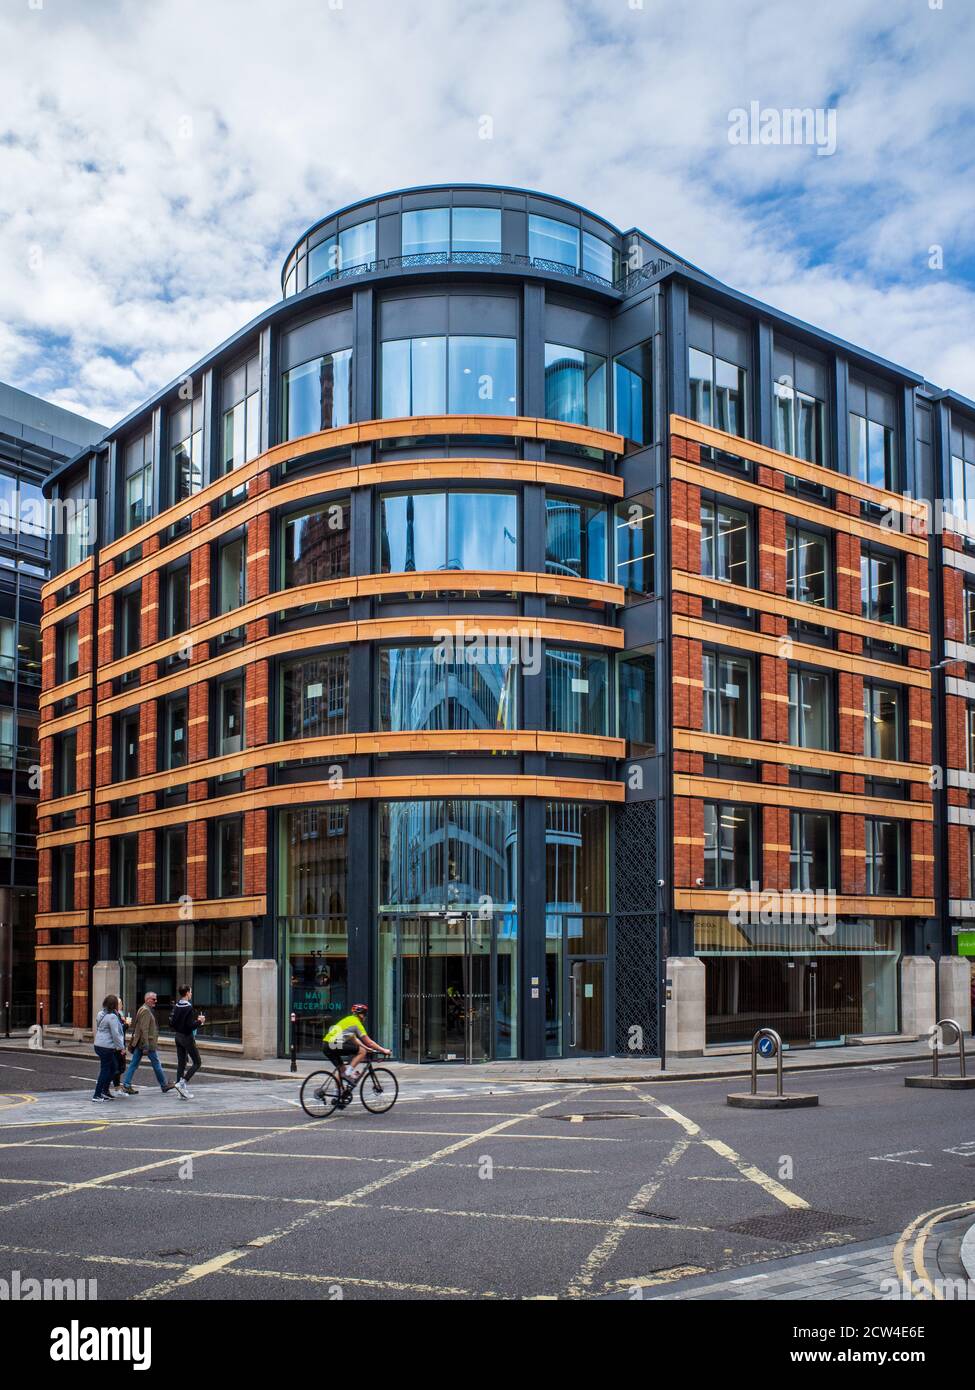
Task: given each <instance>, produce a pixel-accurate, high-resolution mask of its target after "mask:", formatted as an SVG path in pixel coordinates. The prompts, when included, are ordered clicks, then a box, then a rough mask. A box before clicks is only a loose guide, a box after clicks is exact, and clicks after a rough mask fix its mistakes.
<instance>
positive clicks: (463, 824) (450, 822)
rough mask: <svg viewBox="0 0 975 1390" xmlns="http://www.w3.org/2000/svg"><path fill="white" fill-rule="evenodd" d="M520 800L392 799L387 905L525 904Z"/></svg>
mask: <svg viewBox="0 0 975 1390" xmlns="http://www.w3.org/2000/svg"><path fill="white" fill-rule="evenodd" d="M517 863H518V808H517V803H516V802H514V801H476V800H471V801H467V800H463V801H462V800H451V801H387V802H383V803H382V804H381V806H380V812H379V899H380V903H379V910H380V911H381V912H389V911H396V910H398V909H402V908H414V909H418V910H435V909H438V908H444V907H450V908H458V909H468V910H477V909H478V908H479V907H481V906H482V904H483V903H484V902H485V901H490V903H491V907H492V910H493V911H494V912H510V911H513V910H514V908H515V906H516V903H517V895H518V890H517Z"/></svg>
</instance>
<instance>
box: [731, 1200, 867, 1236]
mask: <svg viewBox="0 0 975 1390" xmlns="http://www.w3.org/2000/svg"><path fill="white" fill-rule="evenodd" d="M869 1225H870V1222H869V1221H866V1220H864V1218H863V1217H861V1216H841V1215H840V1214H839V1213H838V1212H835V1211H816V1210H815V1209H814V1208H812V1207H809V1208H806V1209H805V1210H799V1211H788V1212H783V1213H782V1214H781V1215H779V1214H778V1213H775V1214H773V1215H771V1216H769V1215H762V1216H750V1217H748V1219H747V1220H746V1221H736V1222H735V1223H734V1225H732V1226H723V1227H721V1229H722V1230H725V1231H733V1232H734V1234H735V1235H739V1236H755V1237H756V1238H757V1239H758V1240H781V1241H785V1242H788V1241H793V1240H801V1239H802V1238H803V1237H804V1236H818V1235H825V1234H826V1233H827V1232H829V1233H840V1232H842V1231H846V1230H849V1229H850V1227H852V1226H869Z"/></svg>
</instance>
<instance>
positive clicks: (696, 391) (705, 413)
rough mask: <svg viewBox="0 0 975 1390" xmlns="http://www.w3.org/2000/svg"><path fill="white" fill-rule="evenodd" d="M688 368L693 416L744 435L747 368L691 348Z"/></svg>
mask: <svg viewBox="0 0 975 1390" xmlns="http://www.w3.org/2000/svg"><path fill="white" fill-rule="evenodd" d="M689 371H690V406H691V418H692V419H693V420H697V421H699V422H700V423H701V424H702V425H713V426H714V428H715V429H719V430H724V432H725V433H726V434H737V435H740V436H741V437H742V438H744V437H745V436H746V435H747V433H748V431H747V428H746V421H747V415H746V410H747V400H746V395H745V390H746V380H747V376H748V374H747V372H746V371H745V369H744V367H737V366H736V365H735V364H734V363H733V362H725V361H724V360H723V359H722V358H720V357H712V356H711V354H710V353H707V352H701V351H700V350H699V349H698V348H690V349H689Z"/></svg>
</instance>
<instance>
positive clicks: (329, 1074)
mask: <svg viewBox="0 0 975 1390" xmlns="http://www.w3.org/2000/svg"><path fill="white" fill-rule="evenodd" d="M340 1094H341V1091H340V1088H339V1079H338V1077H337V1076H336V1075H335V1073H334V1071H313V1072H312V1073H311V1074H310V1075H309V1076H306V1077H305V1079H304V1081H303V1082H302V1083H301V1108H302V1110H304V1112H305V1114H306V1115H310V1116H311V1118H312V1119H313V1120H324V1119H327V1118H328V1116H329V1115H331V1113H332V1111H333V1110H334V1109H335V1107H336V1106H337V1105H338V1103H339V1096H340Z"/></svg>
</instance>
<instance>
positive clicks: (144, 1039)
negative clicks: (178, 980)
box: [122, 989, 173, 1096]
mask: <svg viewBox="0 0 975 1390" xmlns="http://www.w3.org/2000/svg"><path fill="white" fill-rule="evenodd" d="M157 1003H158V999H157V996H156V991H155V990H153V989H151V990H150V991H149V992H148V994H147V995H146V996H145V998H144V1000H143V1003H142V1007H141V1008H140V1009H139V1012H138V1013H137V1014H136V1016H135V1023H134V1024H133V1025H132V1038H131V1041H130V1042H129V1047H130V1048H131V1050H132V1061H131V1062H130V1063H129V1066H128V1070H127V1071H126V1073H125V1075H124V1076H123V1078H122V1090H123V1091H125V1093H126V1094H127V1095H130V1096H137V1095H138V1094H139V1092H138V1089H137V1088H136V1087H135V1086H133V1085H132V1078H133V1076H135V1073H136V1070H137V1068H138V1066H139V1063H140V1062H141V1061H142V1059H143V1057H148V1058H149V1061H150V1062H151V1063H152V1069H153V1071H154V1072H155V1074H156V1080H157V1081H158V1082H159V1089H160V1090H161V1091H164V1092H165V1091H171V1090H172V1089H173V1083H172V1082H171V1081H167V1080H166V1075H165V1072H164V1071H163V1069H162V1063H161V1062H160V1061H159V1053H158V1052H157V1050H156V1049H157V1047H158V1045H159V1024H158V1023H157V1022H156V1015H155V1014H154V1013H153V1010H154V1009H155V1007H156V1004H157Z"/></svg>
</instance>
